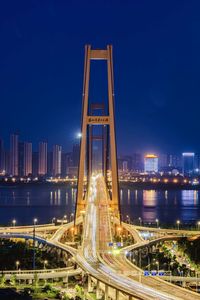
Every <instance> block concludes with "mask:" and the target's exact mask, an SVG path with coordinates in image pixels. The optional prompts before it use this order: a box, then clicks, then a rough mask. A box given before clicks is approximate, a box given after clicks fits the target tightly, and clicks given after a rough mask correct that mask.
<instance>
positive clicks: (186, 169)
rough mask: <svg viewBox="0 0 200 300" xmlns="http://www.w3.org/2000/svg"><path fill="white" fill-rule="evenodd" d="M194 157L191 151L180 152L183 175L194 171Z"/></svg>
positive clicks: (188, 174)
mask: <svg viewBox="0 0 200 300" xmlns="http://www.w3.org/2000/svg"><path fill="white" fill-rule="evenodd" d="M194 157H195V154H194V153H193V152H185V153H182V163H183V175H186V176H190V175H192V174H193V173H194V168H195V165H194Z"/></svg>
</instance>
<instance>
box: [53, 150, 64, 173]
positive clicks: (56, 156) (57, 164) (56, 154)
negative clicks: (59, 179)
mask: <svg viewBox="0 0 200 300" xmlns="http://www.w3.org/2000/svg"><path fill="white" fill-rule="evenodd" d="M61 157H62V147H61V146H59V145H54V146H53V176H59V175H61Z"/></svg>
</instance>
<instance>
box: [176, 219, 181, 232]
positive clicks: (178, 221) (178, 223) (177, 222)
mask: <svg viewBox="0 0 200 300" xmlns="http://www.w3.org/2000/svg"><path fill="white" fill-rule="evenodd" d="M180 223H181V222H180V220H177V221H176V224H177V228H178V230H179V229H180Z"/></svg>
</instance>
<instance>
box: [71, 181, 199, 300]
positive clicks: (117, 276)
mask: <svg viewBox="0 0 200 300" xmlns="http://www.w3.org/2000/svg"><path fill="white" fill-rule="evenodd" d="M87 203H88V204H87V208H86V216H85V223H84V236H83V243H82V249H81V251H79V253H78V254H77V256H76V260H77V262H78V263H79V265H80V266H81V267H83V269H85V270H87V272H89V273H90V274H91V275H92V276H93V277H94V278H96V279H100V280H101V281H103V282H107V283H108V282H109V285H111V286H113V287H115V288H117V289H119V290H121V291H124V292H125V293H127V294H129V295H132V296H133V297H136V298H137V299H187V300H188V299H191V297H192V299H200V296H199V295H197V294H196V293H193V292H190V291H188V290H186V289H182V288H179V287H177V286H174V285H172V284H170V283H167V282H165V281H163V280H159V279H157V278H143V279H142V282H141V276H138V275H134V276H133V275H132V274H138V268H137V267H136V268H134V266H133V265H131V264H130V263H129V262H127V260H126V257H125V254H124V252H123V251H122V252H121V253H119V254H117V253H116V252H115V249H112V250H111V249H110V247H109V246H108V242H111V241H112V234H111V224H110V217H109V210H108V206H109V205H108V195H107V192H106V187H105V183H104V179H103V178H102V177H101V176H96V177H93V179H92V181H91V183H90V188H89V194H88V199H87ZM144 243H146V242H145V241H144Z"/></svg>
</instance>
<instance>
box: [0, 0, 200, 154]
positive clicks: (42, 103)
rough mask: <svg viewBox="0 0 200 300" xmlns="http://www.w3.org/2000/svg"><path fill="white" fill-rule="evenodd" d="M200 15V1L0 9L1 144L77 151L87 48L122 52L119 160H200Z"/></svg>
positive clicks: (30, 4) (118, 64)
mask: <svg viewBox="0 0 200 300" xmlns="http://www.w3.org/2000/svg"><path fill="white" fill-rule="evenodd" d="M199 12H200V1H198V0H197V1H192V0H188V1H184V0H180V1H177V0H172V1H169V0H166V1H160V0H158V1H149V0H147V1H142V0H140V1H134V0H130V1H126V0H123V1H122V0H121V1H117V0H113V1H111V0H110V1H103V0H101V1H95V0H91V1H86V0H84V1H83V0H80V1H76V0H71V1H70V0H66V1H64V0H63V1H62V0H60V1H51V0H49V1H39V0H38V1H37V0H33V1H31V0H29V1H27V0H24V1H20V0H19V1H15V0H13V1H9V0H7V1H1V3H0V42H1V43H0V44H1V46H0V103H1V104H0V112H1V115H0V117H1V126H0V136H1V137H3V138H4V139H5V140H8V136H9V134H10V133H11V132H14V131H16V130H18V131H19V133H20V136H21V139H22V140H31V141H33V142H34V144H35V145H36V144H37V142H38V141H39V140H41V139H48V141H49V143H50V144H53V143H60V144H61V145H63V146H64V147H65V149H70V144H71V142H72V140H73V139H74V136H75V135H76V132H78V131H79V128H80V112H81V94H82V78H83V59H84V45H85V44H86V43H89V44H91V45H92V46H93V47H96V48H101V47H105V46H106V44H113V47H114V71H115V95H116V97H115V102H116V122H117V139H118V144H119V152H128V153H131V152H133V151H140V150H141V151H147V150H155V151H163V152H169V151H171V152H176V151H177V152H178V151H180V152H181V151H188V150H194V151H200V134H199V129H200V126H199V120H200V118H199V114H200V101H199V100H200V18H199ZM97 94H98V89H97ZM100 94H101V93H100Z"/></svg>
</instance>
